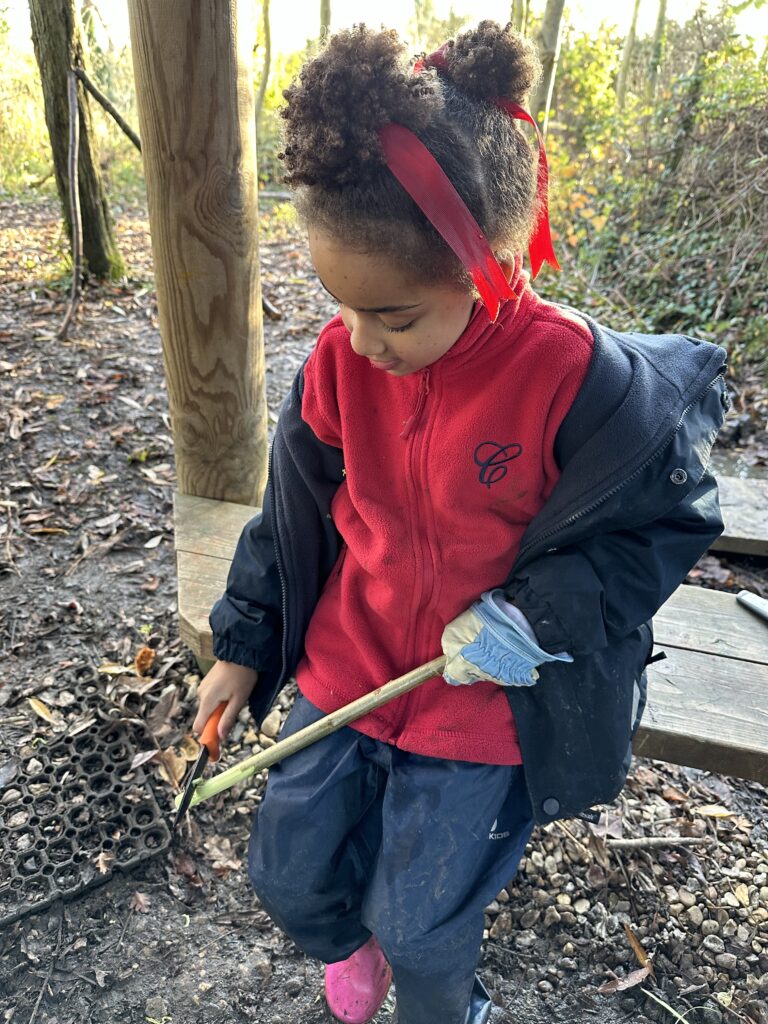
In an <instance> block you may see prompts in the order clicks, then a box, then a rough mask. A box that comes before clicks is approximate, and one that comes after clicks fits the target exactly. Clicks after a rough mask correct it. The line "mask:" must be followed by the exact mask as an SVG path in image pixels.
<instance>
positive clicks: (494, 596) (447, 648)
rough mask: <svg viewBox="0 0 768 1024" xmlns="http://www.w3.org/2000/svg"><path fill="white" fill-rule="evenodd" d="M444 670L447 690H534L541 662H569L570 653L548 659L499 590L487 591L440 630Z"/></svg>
mask: <svg viewBox="0 0 768 1024" xmlns="http://www.w3.org/2000/svg"><path fill="white" fill-rule="evenodd" d="M441 642H442V647H443V653H444V654H445V657H446V665H445V669H444V671H443V677H444V679H445V680H446V682H448V683H450V684H451V685H452V686H462V685H467V684H469V683H476V682H477V681H478V680H480V679H487V680H489V681H490V682H492V683H498V684H499V685H500V686H533V684H534V683H535V682H536V680H537V679H538V678H539V673H538V672H537V671H536V668H537V666H539V665H541V664H543V663H544V662H545V661H565V662H570V661H573V658H572V657H571V656H570V654H565V653H564V652H563V653H561V654H547V652H546V651H542V649H541V648H540V647H539V645H538V644H537V643H536V636H535V634H534V632H533V630H532V629H531V627H530V625H529V623H528V620H527V619H526V618H525V616H524V615H523V614H522V612H520V611H519V610H518V609H517V608H515V607H514V605H510V604H508V603H507V602H506V601H505V600H504V592H503V591H502V590H486V592H485V593H484V594H482V595H481V597H480V599H479V600H478V601H475V602H474V604H472V605H471V606H470V607H469V608H468V609H467V610H466V611H465V612H462V614H461V615H459V616H458V617H457V618H455V619H454V620H453V622H449V623H448V625H447V626H446V627H445V630H444V631H443V637H442V641H441Z"/></svg>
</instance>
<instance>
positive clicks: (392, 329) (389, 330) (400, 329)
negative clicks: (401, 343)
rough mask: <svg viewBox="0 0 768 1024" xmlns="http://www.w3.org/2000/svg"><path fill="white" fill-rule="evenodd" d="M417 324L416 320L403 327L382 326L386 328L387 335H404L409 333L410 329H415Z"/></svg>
mask: <svg viewBox="0 0 768 1024" xmlns="http://www.w3.org/2000/svg"><path fill="white" fill-rule="evenodd" d="M415 323H416V321H415V320H411V321H410V323H407V324H403V326H402V327H387V325H386V324H383V325H382V326H383V327H384V330H385V331H386V332H387V334H402V333H403V331H407V330H408V328H409V327H413V325H414V324H415Z"/></svg>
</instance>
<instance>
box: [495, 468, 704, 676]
mask: <svg viewBox="0 0 768 1024" xmlns="http://www.w3.org/2000/svg"><path fill="white" fill-rule="evenodd" d="M722 529H723V524H722V520H721V518H720V511H719V506H718V501H717V484H716V481H715V479H714V477H713V476H712V475H711V474H710V473H709V472H705V473H704V474H703V476H702V477H701V479H700V481H699V483H698V484H697V486H696V487H695V488H694V489H693V490H692V491H691V492H690V493H689V494H688V495H687V497H686V498H685V499H684V500H683V501H682V502H680V504H679V505H677V506H676V507H675V508H673V509H672V510H671V511H670V512H668V513H667V514H666V515H665V516H663V517H662V518H659V519H657V520H654V521H653V522H651V523H649V524H647V525H645V526H640V527H636V528H633V529H631V530H622V531H617V532H613V533H605V534H600V535H598V536H595V537H591V538H589V539H587V540H584V541H582V542H580V543H578V544H574V545H572V546H568V547H564V548H561V549H557V550H552V551H549V552H547V553H546V554H543V555H541V556H539V557H538V558H536V559H534V560H533V561H532V562H530V563H529V564H528V565H527V566H526V567H525V568H524V569H522V570H521V571H520V572H519V573H513V575H512V577H511V578H510V579H509V580H508V581H507V584H506V586H505V588H504V589H505V592H506V594H507V596H508V598H509V599H510V600H511V601H513V603H514V604H515V605H517V607H518V608H519V609H520V610H521V611H522V612H523V614H524V615H525V616H526V618H527V619H528V621H529V622H530V624H531V626H532V627H533V630H534V632H535V633H536V637H537V639H538V641H539V644H540V645H541V647H542V648H543V649H544V650H546V651H549V652H550V653H555V652H557V651H567V652H568V653H569V654H571V655H573V656H574V657H578V656H579V655H582V654H590V653H593V652H595V651H599V650H601V649H603V648H604V647H606V646H607V645H608V644H609V643H610V642H611V640H614V639H617V638H620V637H624V636H627V635H629V633H631V632H632V630H634V629H636V628H637V627H638V626H640V625H641V624H642V623H643V622H646V621H648V620H649V619H650V618H652V617H653V615H654V614H655V613H656V612H657V611H658V609H659V608H660V607H661V605H662V604H664V602H665V601H666V600H667V599H668V598H669V597H670V595H671V594H672V593H673V591H674V590H676V589H677V587H678V586H679V585H680V583H682V581H683V580H684V579H685V576H686V575H687V573H688V572H689V570H690V569H691V567H692V566H693V565H695V564H696V562H697V560H698V559H699V558H700V557H701V555H702V554H703V553H704V552H705V551H706V550H707V548H708V547H709V545H710V544H711V543H712V541H713V540H715V538H717V537H718V536H719V535H720V533H721V532H722Z"/></svg>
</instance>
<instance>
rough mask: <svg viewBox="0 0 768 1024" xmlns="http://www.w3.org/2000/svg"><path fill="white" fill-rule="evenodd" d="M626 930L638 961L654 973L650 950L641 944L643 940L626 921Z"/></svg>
mask: <svg viewBox="0 0 768 1024" xmlns="http://www.w3.org/2000/svg"><path fill="white" fill-rule="evenodd" d="M624 931H625V932H626V933H627V938H628V939H629V944H630V946H631V947H632V952H633V953H634V954H635V956H636V957H637V960H638V963H639V964H640V965H641V966H642V967H648V968H649V969H650V973H652V972H653V967H652V965H651V958H650V956H649V955H648V950H647V949H645V948H644V947H643V945H642V944H641V942H640V940H639V939H638V937H637V936H636V935H635V933H634V932H633V931H632V929H631V928H630V927H629V925H628V924H626V923H625V924H624ZM640 980H642V979H640ZM635 984H637V982H635Z"/></svg>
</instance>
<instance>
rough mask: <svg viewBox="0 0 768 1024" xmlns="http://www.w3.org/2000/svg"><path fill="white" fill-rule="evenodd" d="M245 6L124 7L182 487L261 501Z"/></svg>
mask: <svg viewBox="0 0 768 1024" xmlns="http://www.w3.org/2000/svg"><path fill="white" fill-rule="evenodd" d="M253 6H254V5H253V4H251V3H249V2H248V0H242V2H239V0H207V2H206V3H200V2H199V0H163V2H162V3H158V2H157V0H129V3H128V12H129V18H130V27H131V44H132V49H133V64H134V74H135V78H136V94H137V99H138V109H139V121H140V131H141V140H142V155H143V158H144V170H145V177H146V183H147V197H148V202H149V222H150V229H151V233H152V251H153V256H154V264H155V279H156V284H157V299H158V307H159V312H160V332H161V335H162V341H163V356H164V361H165V371H166V377H167V381H168V392H169V399H170V408H171V421H172V425H173V438H174V445H175V449H176V466H177V473H178V481H179V490H180V491H181V492H182V493H184V494H194V495H199V496H201V497H207V498H218V499H221V500H225V501H235V502H240V503H242V504H248V505H255V504H260V503H261V497H262V494H263V491H264V486H265V482H266V470H267V415H266V413H267V409H266V398H265V390H264V341H263V334H262V322H261V295H260V284H259V250H258V205H257V203H258V195H257V176H256V134H255V119H254V94H253V73H252V48H253V41H254V39H255V27H254V25H253V22H252V20H251V17H250V14H251V8H252V7H253Z"/></svg>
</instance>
